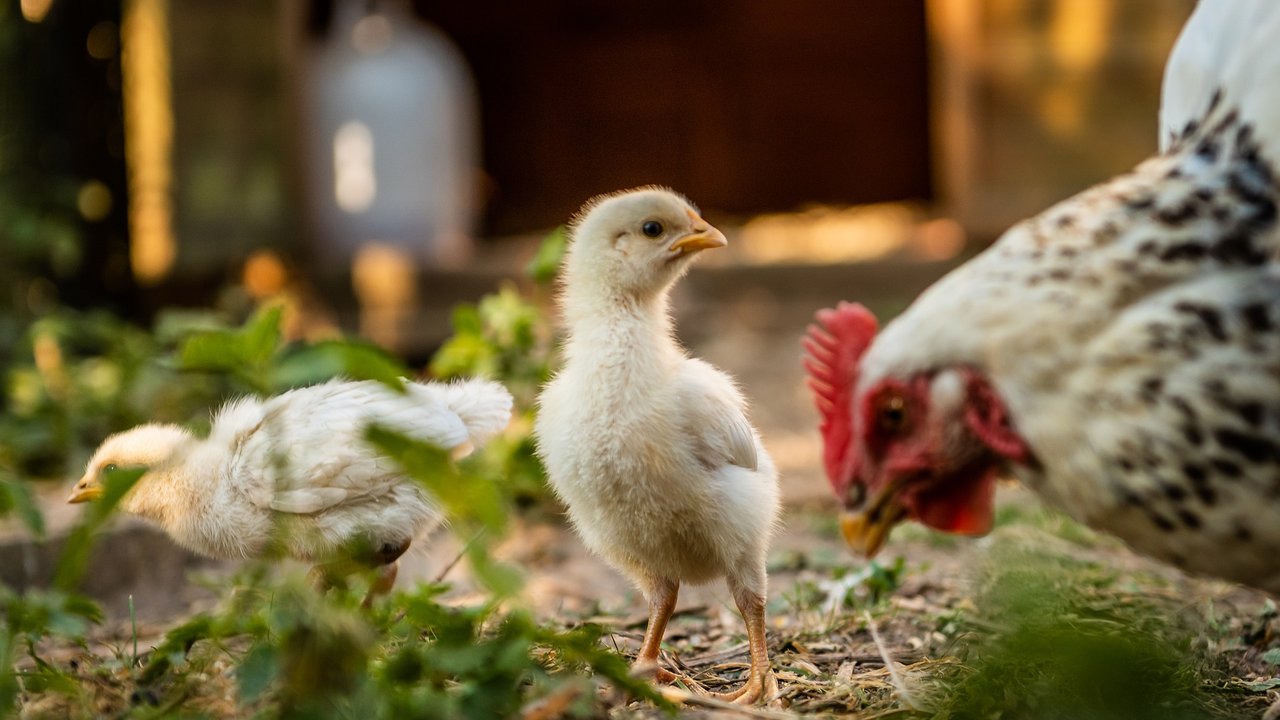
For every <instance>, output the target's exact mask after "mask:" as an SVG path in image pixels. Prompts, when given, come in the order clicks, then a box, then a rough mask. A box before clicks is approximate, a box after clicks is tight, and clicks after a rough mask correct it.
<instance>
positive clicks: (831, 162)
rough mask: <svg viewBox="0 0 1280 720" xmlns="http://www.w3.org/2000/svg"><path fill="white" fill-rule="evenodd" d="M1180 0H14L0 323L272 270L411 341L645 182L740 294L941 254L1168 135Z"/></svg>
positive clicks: (4, 50)
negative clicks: (590, 202)
mask: <svg viewBox="0 0 1280 720" xmlns="http://www.w3.org/2000/svg"><path fill="white" fill-rule="evenodd" d="M1193 4H1194V3H1193V0H1139V1H1133V2H1125V3H1118V2H1111V1H1110V0H929V1H927V2H904V1H902V0H857V1H856V2H850V1H849V0H805V1H804V2H798V3H785V4H780V3H775V2H768V1H767V0H697V1H696V2H669V1H667V0H660V1H658V2H640V0H622V1H620V2H612V3H607V4H601V3H595V2H589V1H587V0H547V1H545V2H530V3H523V4H521V5H520V6H519V7H512V6H510V5H509V4H507V3H498V2H493V1H491V0H476V1H475V2H469V3H439V2H430V1H429V0H418V1H416V2H411V1H410V0H282V1H281V2H267V3H263V2H257V1H255V0H225V1H223V2H218V3H198V2H171V1H170V0H93V1H91V2H71V1H70V0H8V1H7V2H5V3H4V6H3V10H0V54H2V55H3V63H4V70H3V72H4V82H3V83H2V84H0V93H3V96H2V97H0V183H2V187H0V239H2V244H0V248H2V249H0V253H3V255H2V256H0V258H2V259H3V262H2V263H0V265H2V268H0V273H3V275H2V276H0V277H2V278H3V282H4V285H5V286H6V288H7V290H8V291H7V292H6V293H5V294H4V302H5V303H6V305H7V307H6V308H5V311H6V314H9V315H14V316H17V317H19V318H21V317H31V316H37V315H40V314H41V313H42V312H44V311H45V310H46V309H47V308H49V307H51V306H54V305H57V304H67V305H70V306H73V307H79V308H88V307H109V308H112V309H113V310H115V311H117V312H119V313H121V314H123V315H125V316H126V317H129V318H132V319H136V320H138V321H140V322H146V321H147V320H149V319H150V318H151V317H152V316H153V315H154V314H155V313H156V311H157V310H158V309H159V308H162V307H166V306H172V305H187V306H207V305H210V304H214V303H217V302H229V301H231V300H232V299H233V298H228V297H225V295H226V294H227V293H228V292H229V291H230V292H233V293H234V292H240V293H243V294H244V295H245V296H246V297H248V298H250V299H253V298H261V297H265V296H268V295H272V294H276V293H280V292H290V293H294V294H295V295H296V296H297V297H296V300H297V304H296V310H297V312H298V313H300V316H298V317H295V318H293V320H294V324H293V326H292V327H293V328H294V330H295V331H296V332H301V333H306V332H324V331H325V329H326V328H328V327H331V326H336V327H340V328H342V329H344V330H348V331H356V332H361V333H363V334H366V335H369V336H371V337H373V338H374V339H376V340H378V341H380V342H382V343H384V344H386V345H388V346H390V347H391V348H393V349H394V350H396V351H398V352H401V353H405V354H406V355H408V356H409V357H425V356H426V355H427V354H428V353H429V352H430V351H431V350H432V348H433V346H434V345H436V344H438V343H439V341H440V339H441V338H442V337H444V336H445V335H446V334H447V332H448V328H447V323H445V322H444V320H443V318H444V317H445V316H444V315H443V314H441V312H440V310H439V309H440V308H448V307H449V306H450V305H451V304H452V303H454V302H456V301H458V300H461V299H470V298H473V297H474V296H476V295H478V294H479V293H481V292H484V291H487V290H489V289H491V288H492V286H493V283H494V281H495V280H496V278H499V277H503V276H510V275H517V274H518V270H519V268H520V267H521V266H522V263H523V262H524V261H525V260H527V259H528V257H530V256H531V255H532V253H533V247H534V246H535V244H536V240H537V239H538V238H540V237H541V236H542V235H544V234H545V233H546V232H547V231H548V230H550V229H552V228H554V227H555V226H556V225H557V224H559V223H562V222H563V221H564V220H565V219H566V218H568V217H569V215H570V214H571V213H572V212H573V211H574V210H575V209H576V208H577V207H578V206H579V205H580V204H581V203H582V201H583V200H585V199H586V198H587V197H589V196H591V195H593V194H596V193H600V192H607V191H611V190H615V189H620V188H624V187H630V186H634V185H639V184H644V183H661V184H666V185H670V186H672V187H675V188H676V189H678V190H680V191H682V192H684V193H686V194H688V195H689V196H690V197H691V198H692V199H693V200H694V201H695V202H697V203H699V204H700V206H701V207H702V208H703V210H704V211H705V212H706V214H707V215H708V217H709V218H710V219H711V220H712V221H713V222H717V223H719V224H721V225H724V226H725V228H724V229H725V230H726V231H727V232H728V234H729V236H730V239H731V240H733V241H734V242H733V243H732V249H731V251H730V252H726V253H721V257H718V258H711V257H708V258H707V260H708V262H707V263H706V264H707V265H709V266H714V267H713V268H708V271H709V272H715V273H723V274H726V275H730V274H732V273H735V272H737V271H738V270H739V269H746V268H749V269H750V272H749V274H748V277H747V279H746V280H745V281H739V280H736V279H735V280H732V281H729V282H727V283H726V287H733V288H737V290H738V291H739V292H750V291H752V290H753V289H756V288H764V289H765V290H767V291H769V292H771V293H773V294H775V295H783V294H786V295H789V294H791V293H802V294H803V293H811V292H815V291H816V290H817V289H816V288H815V286H814V284H813V283H810V282H807V281H806V282H804V283H795V282H793V281H794V279H795V278H796V277H803V272H798V271H797V270H796V269H797V268H808V267H812V266H822V267H823V268H825V269H824V270H823V271H822V272H818V273H816V275H817V276H819V277H822V278H832V280H831V281H830V282H839V278H841V277H843V276H844V266H847V265H851V264H869V263H893V264H895V267H896V264H897V263H915V262H920V263H946V262H948V261H953V260H954V259H955V258H957V257H962V256H964V255H965V254H968V253H972V252H973V251H975V250H978V249H980V248H981V247H983V246H984V245H986V244H988V243H989V242H991V241H992V240H993V238H994V237H996V235H997V234H998V233H999V232H1000V231H1001V230H1002V229H1004V228H1005V227H1007V226H1008V225H1009V224H1011V223H1012V222H1014V221H1016V220H1017V219H1019V218H1021V217H1024V216H1026V215H1029V214H1031V213H1034V212H1036V211H1038V210H1040V209H1043V208H1044V207H1046V206H1047V205H1048V204H1050V203H1051V202H1053V201H1055V200H1057V199H1061V198H1063V197H1065V196H1067V195H1069V194H1071V193H1073V192H1075V191H1076V190H1078V189H1081V188H1083V187H1085V186H1086V185H1088V184H1090V183H1093V182H1095V181H1098V180H1101V179H1103V178H1105V177H1107V176H1109V175H1111V174H1113V173H1115V172H1118V171H1121V170H1123V169H1125V168H1127V167H1129V166H1131V165H1132V164H1133V163H1134V162H1135V161H1137V160H1139V159H1140V158H1142V157H1143V156H1145V155H1146V154H1148V153H1149V152H1151V151H1152V150H1153V149H1154V147H1155V112H1156V107H1157V102H1158V88H1159V79H1160V73H1161V68H1162V65H1163V62H1164V58H1165V57H1166V55H1167V52H1168V49H1169V47H1170V46H1171V44H1172V42H1173V40H1174V38H1175V36H1176V33H1177V30H1178V29H1179V27H1180V26H1181V24H1182V22H1183V21H1184V20H1185V18H1186V16H1187V15H1188V14H1189V12H1190V10H1191V8H1192V6H1193ZM833 265H834V266H837V269H834V270H832V269H831V268H830V266H833ZM773 270H777V271H778V279H776V280H774V279H772V275H773V273H772V271H773ZM744 271H745V270H744ZM939 271H940V269H932V268H931V269H929V270H926V271H923V273H922V274H921V273H915V272H912V271H910V270H904V272H908V274H909V277H910V279H911V280H913V281H918V280H920V279H922V277H923V276H924V275H930V274H932V275H936V274H937V273H938V272H939ZM874 274H875V275H876V276H879V277H885V275H884V274H883V273H881V272H877V273H874ZM861 275H862V274H861V273H857V272H854V273H851V274H849V275H848V277H849V278H851V279H850V280H849V281H848V282H840V283H839V284H840V285H841V287H840V288H839V292H838V293H836V294H837V295H841V296H846V297H856V296H858V295H859V288H858V284H857V283H856V282H854V281H853V278H859V277H861ZM889 276H892V273H890V275H889ZM908 284H909V285H910V284H911V283H908ZM873 290H874V289H873ZM908 290H910V288H908ZM6 322H8V323H9V324H10V327H11V328H12V327H13V322H14V321H13V319H8V320H7V321H6Z"/></svg>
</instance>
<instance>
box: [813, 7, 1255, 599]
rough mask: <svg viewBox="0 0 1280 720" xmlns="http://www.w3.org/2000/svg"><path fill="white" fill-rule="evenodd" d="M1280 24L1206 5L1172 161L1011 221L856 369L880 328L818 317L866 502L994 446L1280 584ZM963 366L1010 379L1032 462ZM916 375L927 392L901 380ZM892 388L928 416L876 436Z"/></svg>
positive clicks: (1094, 518) (1203, 562)
mask: <svg viewBox="0 0 1280 720" xmlns="http://www.w3.org/2000/svg"><path fill="white" fill-rule="evenodd" d="M1277 37H1280V4H1278V3H1273V2H1269V1H1267V0H1257V1H1253V2H1236V3H1226V2H1213V1H1212V0H1209V1H1206V2H1202V3H1201V4H1200V6H1199V7H1198V8H1197V10H1196V13H1195V15H1194V16H1193V18H1192V20H1191V21H1190V22H1189V24H1188V26H1187V27H1186V29H1185V30H1184V31H1183V34H1182V36H1181V37H1180V39H1179V42H1178V45H1177V47H1176V48H1175V50H1174V53H1173V56H1172V57H1171V59H1170V62H1169V66H1168V70H1167V73H1166V78H1165V89H1164V101H1163V108H1162V112H1161V141H1162V149H1161V152H1160V153H1159V154H1157V155H1156V156H1154V157H1152V158H1151V159H1149V160H1147V161H1145V162H1143V163H1142V164H1140V165H1139V166H1138V167H1137V168H1135V169H1134V170H1133V171H1132V172H1130V173H1128V174H1125V175H1122V176H1120V177H1117V178H1115V179H1113V180H1111V181H1110V182H1107V183H1104V184H1102V185H1099V186H1097V187H1094V188H1092V189H1090V190H1087V191H1085V192H1083V193H1081V194H1080V195H1077V196H1076V197H1074V198H1071V199H1069V200H1067V201H1065V202H1063V203H1061V204H1059V205H1057V206H1055V207H1053V208H1051V209H1049V210H1048V211H1046V212H1044V213H1042V214H1041V215H1039V216H1037V217H1035V218H1032V219H1030V220H1027V221H1025V222H1023V223H1021V224H1019V225H1017V226H1016V227H1014V228H1013V229H1011V230H1010V231H1009V232H1008V233H1006V234H1005V235H1004V236H1003V237H1002V238H1001V239H1000V240H999V241H998V242H997V243H996V244H995V245H994V246H992V247H991V248H990V249H989V250H987V251H986V252H984V253H983V254H981V255H980V256H978V257H976V258H974V259H973V260H972V261H970V262H969V263H967V264H965V265H964V266H962V267H960V268H958V269H957V270H955V271H954V272H952V273H951V274H950V275H948V276H947V277H945V278H944V279H942V280H941V281H939V282H938V283H937V284H936V285H935V286H934V287H932V288H930V289H929V290H928V291H926V292H925V293H924V294H923V295H922V296H921V297H920V298H919V299H918V300H917V301H916V302H915V303H914V304H913V305H912V306H911V307H910V308H909V309H908V310H907V311H906V312H904V313H903V314H902V315H901V316H900V317H899V318H897V319H896V320H894V321H893V322H892V323H890V324H889V325H888V326H887V327H886V328H885V329H884V331H883V333H881V334H880V336H879V337H877V338H876V339H875V341H874V342H873V343H872V344H871V346H870V348H869V349H867V350H866V352H865V355H861V353H860V352H857V353H854V356H855V357H854V358H853V363H852V364H850V363H848V362H847V361H846V362H845V364H844V365H841V364H840V362H841V361H840V360H839V359H838V358H836V356H835V353H834V350H833V349H832V348H835V347H839V346H841V345H842V344H850V343H852V344H857V343H865V342H866V337H865V332H864V333H862V334H861V336H858V335H859V333H858V332H852V333H845V337H840V333H839V332H836V333H835V334H834V336H833V335H832V334H829V333H830V331H823V330H821V329H816V330H815V335H814V336H813V339H812V340H811V350H812V351H813V352H814V357H815V359H814V360H813V361H811V362H812V363H813V365H814V367H815V369H816V371H817V372H818V378H817V380H815V382H816V384H817V388H818V390H819V391H820V395H821V397H822V398H824V402H825V403H826V404H827V405H826V409H827V413H828V422H837V424H840V418H841V417H845V416H847V418H848V419H847V420H844V421H843V423H844V424H845V425H847V426H848V427H847V432H848V433H849V434H850V435H851V436H852V439H851V440H850V441H849V442H848V443H847V445H841V444H840V442H839V440H838V439H834V440H833V438H834V435H831V434H829V436H828V440H829V447H828V452H829V453H833V454H834V455H835V456H836V457H837V458H838V460H839V462H837V464H836V468H835V469H833V471H832V472H833V476H832V477H831V480H832V482H833V485H835V487H836V490H837V492H838V493H840V494H842V496H843V498H842V499H844V500H845V501H846V503H847V505H848V507H849V508H850V509H851V510H854V511H865V510H866V508H865V507H864V505H865V504H866V496H867V495H868V494H870V495H872V496H876V492H877V490H881V489H883V488H884V487H887V486H888V485H889V484H890V483H892V482H901V483H903V486H905V487H911V486H913V485H918V486H922V487H923V486H925V485H927V486H928V487H930V488H940V487H946V486H947V483H949V482H954V481H955V478H956V477H958V474H957V473H955V472H949V473H939V472H936V471H934V472H930V471H929V470H928V468H930V467H935V468H936V467H937V466H938V465H940V464H943V461H942V460H941V458H945V457H947V456H953V455H955V454H956V453H957V452H960V450H958V448H961V447H978V448H980V449H981V452H978V451H974V452H975V453H977V454H976V455H975V456H974V457H979V456H980V457H981V458H983V459H984V461H985V462H987V463H989V464H998V463H1002V462H1003V463H1005V464H1008V465H1009V466H1011V467H1012V468H1013V470H1014V471H1015V473H1016V474H1017V475H1018V476H1019V477H1020V478H1021V479H1022V480H1023V481H1025V483H1026V484H1027V485H1029V486H1030V487H1032V488H1033V489H1035V490H1037V491H1038V492H1039V493H1041V494H1042V495H1043V496H1045V497H1046V498H1048V499H1049V500H1050V501H1051V502H1053V503H1054V504H1056V505H1058V506H1059V507H1061V508H1064V509H1066V510H1067V511H1068V512H1070V513H1071V514H1072V515H1073V516H1075V517H1076V518H1077V519H1079V520H1081V521H1083V522H1086V523H1088V524H1090V525H1092V526H1094V527H1097V528H1100V529H1103V530H1106V531H1108V532H1110V533H1113V534H1115V535H1117V536H1119V537H1121V538H1123V539H1124V540H1126V541H1127V542H1129V543H1130V544H1131V545H1132V546H1133V547H1134V548H1135V549H1137V550H1140V551H1142V552H1144V553H1147V554H1150V555H1153V556H1156V557H1159V558H1162V559H1164V560H1166V561H1169V562H1171V563H1174V564H1176V565H1179V566H1181V567H1184V568H1187V569H1189V570H1192V571H1194V572H1198V573H1203V574H1207V575H1215V576H1219V577H1223V578H1227V579H1231V580H1235V581H1238V582H1241V583H1245V584H1248V585H1253V586H1255V587H1259V588H1262V589H1265V590H1269V591H1271V592H1280V228H1278V226H1277V211H1276V208H1277V202H1280V176H1278V175H1277V165H1276V163H1277V162H1278V161H1280V82H1277V78H1278V77H1280V44H1277V43H1276V42H1275V38H1277ZM838 312H841V313H852V312H855V311H854V310H853V309H852V308H849V307H845V308H842V309H841V310H840V311H838ZM857 312H861V311H857ZM831 317H834V316H828V319H829V320H830V318H831ZM828 324H830V323H828ZM871 332H874V330H871ZM858 355H861V357H860V358H859V357H857V356H858ZM957 373H961V374H963V375H964V376H965V377H966V378H978V379H979V380H980V381H982V382H984V383H986V384H988V385H989V387H990V388H991V389H992V390H993V391H994V400H993V402H994V403H995V404H994V405H992V404H991V403H990V402H988V401H986V400H981V401H980V404H982V406H983V407H984V408H986V407H997V408H998V409H999V410H1001V411H1002V412H1004V413H1006V415H1003V416H1001V417H1002V419H1001V420H1000V421H999V422H998V423H997V425H998V426H1000V427H1004V428H1005V429H1007V430H1008V431H1009V433H1010V434H1011V436H1013V437H1016V438H1017V439H1018V440H1019V441H1020V442H1021V443H1023V444H1025V448H1026V450H1027V451H1028V452H1027V453H1026V454H1025V456H1023V457H1021V458H1014V457H1011V456H1010V453H1009V452H1007V451H1005V450H1002V449H1001V448H1000V447H998V443H993V442H991V441H990V440H989V439H988V438H986V437H985V436H983V433H982V431H981V428H982V420H981V413H980V412H979V413H976V414H975V413H974V412H973V407H974V404H975V402H979V401H976V400H975V396H974V394H973V392H972V391H969V392H968V393H967V394H966V392H965V391H960V392H959V394H954V393H953V395H954V397H952V396H951V395H947V394H946V393H940V392H939V388H940V387H941V384H947V383H950V384H953V385H954V380H955V378H956V376H957V375H956V374H957ZM917 378H923V379H924V380H925V381H926V384H925V385H922V386H921V387H924V388H927V389H926V390H925V391H923V392H922V393H920V394H919V396H918V397H917V396H913V395H912V394H911V392H910V390H896V389H893V390H885V388H887V387H890V386H892V387H895V388H896V387H898V386H901V387H904V388H905V387H908V386H909V385H910V383H911V381H912V380H913V379H917ZM841 383H846V384H848V385H849V387H848V388H847V392H845V390H842V389H841V387H840V384H841ZM968 387H973V386H972V385H970V386H968ZM842 392H844V394H843V395H842V394H841V393H842ZM885 392H890V394H891V395H892V393H898V392H901V393H904V394H903V398H905V399H904V400H902V401H901V402H903V403H904V405H905V406H906V407H907V408H908V409H913V410H914V413H915V416H914V417H912V418H911V421H912V422H916V421H918V423H917V424H915V425H909V426H908V427H907V429H906V430H899V429H897V428H894V429H893V430H892V431H887V430H885V429H884V428H882V427H877V426H876V425H877V423H879V422H880V421H879V420H877V419H876V418H879V417H880V415H878V414H877V413H880V412H881V410H882V407H881V406H882V405H883V404H884V403H885V401H884V400H883V397H885V396H884V395H883V393H885ZM837 396H838V397H842V398H844V400H837V401H836V402H837V403H838V402H847V403H848V405H846V406H844V407H831V404H832V402H833V401H832V400H831V398H833V397H837ZM894 397H896V396H894ZM894 402H899V401H898V400H895V401H894ZM842 413H843V416H842V415H841V414H842ZM975 418H976V419H975ZM947 422H951V423H954V424H955V426H963V427H967V428H969V429H970V431H969V433H968V435H966V436H965V437H951V438H950V439H949V440H948V441H947V442H946V443H945V444H942V445H939V446H935V447H932V448H931V449H929V450H928V451H923V450H922V451H921V452H919V453H916V454H915V455H914V456H913V457H917V458H918V459H919V460H920V465H919V467H915V466H913V469H912V471H911V472H912V473H914V474H913V475H911V477H908V478H906V479H902V477H906V476H902V477H898V476H897V475H894V471H893V470H892V469H886V468H887V465H889V464H892V463H890V462H888V460H886V458H891V457H892V456H893V451H894V449H895V448H896V447H898V446H903V445H906V444H908V443H907V442H906V440H908V439H909V438H910V437H911V434H912V433H913V432H915V429H916V428H917V427H920V428H923V427H925V426H926V425H928V426H930V427H933V426H934V425H938V426H941V425H945V424H946V423H947ZM833 442H834V443H835V446H834V447H832V446H831V443H833ZM922 443H923V441H922ZM926 446H927V443H924V444H921V445H920V446H919V447H921V448H924V447H926ZM900 461H901V458H896V459H894V460H893V462H900ZM975 462H976V461H975ZM964 467H965V468H971V467H972V463H971V462H970V461H969V460H966V464H965V465H964ZM839 468H848V469H847V470H846V471H841V470H840V469H839ZM922 468H924V469H922ZM842 472H844V474H843V475H842V474H841V473H842ZM890 476H893V477H890ZM868 491H870V492H868ZM895 494H900V493H899V490H897V489H894V490H892V491H890V492H889V495H895ZM876 497H881V499H882V500H883V497H882V496H876ZM982 500H983V499H982V498H976V499H975V498H969V500H968V501H969V502H971V503H972V504H975V505H976V504H978V503H980V502H981V501H982ZM884 502H887V501H884ZM884 502H881V503H880V505H877V507H876V508H875V509H876V511H877V513H876V518H874V520H875V521H876V522H880V521H881V519H882V518H881V517H880V514H879V512H880V510H882V509H883V507H889V506H890V505H886V504H884ZM988 502H989V500H988ZM881 506H883V507H881ZM903 514H905V515H906V516H907V517H918V513H916V512H915V511H914V510H913V509H912V508H911V507H908V508H907V509H906V511H905V512H904V513H903ZM865 517H866V516H865V513H864V518H863V519H860V520H859V521H858V522H859V523H863V520H864V519H865ZM941 525H942V528H943V529H948V528H947V527H946V526H945V525H946V523H942V524H941ZM851 527H852V529H851V530H850V532H851V533H853V534H854V535H858V534H860V533H864V532H865V528H866V527H867V525H865V524H857V525H855V526H851Z"/></svg>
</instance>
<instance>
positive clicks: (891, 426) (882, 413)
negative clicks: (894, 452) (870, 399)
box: [876, 395, 907, 433]
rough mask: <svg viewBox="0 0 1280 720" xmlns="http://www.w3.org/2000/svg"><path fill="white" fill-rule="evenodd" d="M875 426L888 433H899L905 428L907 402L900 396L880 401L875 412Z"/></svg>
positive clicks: (891, 396) (892, 396)
mask: <svg viewBox="0 0 1280 720" xmlns="http://www.w3.org/2000/svg"><path fill="white" fill-rule="evenodd" d="M876 424H878V425H879V426H880V429H881V430H883V431H885V432H888V433H896V432H899V431H901V430H902V429H903V428H905V427H906V426H907V401H906V400H905V399H903V397H902V396H901V395H890V396H889V397H886V398H884V399H882V400H881V401H880V407H879V409H878V410H877V412H876Z"/></svg>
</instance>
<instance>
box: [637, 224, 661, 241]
mask: <svg viewBox="0 0 1280 720" xmlns="http://www.w3.org/2000/svg"><path fill="white" fill-rule="evenodd" d="M640 232H642V233H644V234H645V236H646V237H651V238H656V237H658V236H659V235H661V234H662V223H660V222H658V221H657V220H646V221H645V223H644V224H643V225H641V226H640Z"/></svg>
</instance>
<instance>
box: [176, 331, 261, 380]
mask: <svg viewBox="0 0 1280 720" xmlns="http://www.w3.org/2000/svg"><path fill="white" fill-rule="evenodd" d="M244 360H245V353H244V350H243V346H242V344H241V342H240V338H239V336H237V335H236V334H235V333H233V332H231V331H228V330H213V331H210V332H203V333H198V334H195V335H192V336H190V337H188V338H187V339H186V340H184V341H183V342H182V346H181V347H180V348H179V349H178V367H180V368H182V369H183V370H199V371H205V372H228V371H231V370H234V369H236V368H237V367H239V366H240V365H241V364H242V363H243V362H244Z"/></svg>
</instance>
